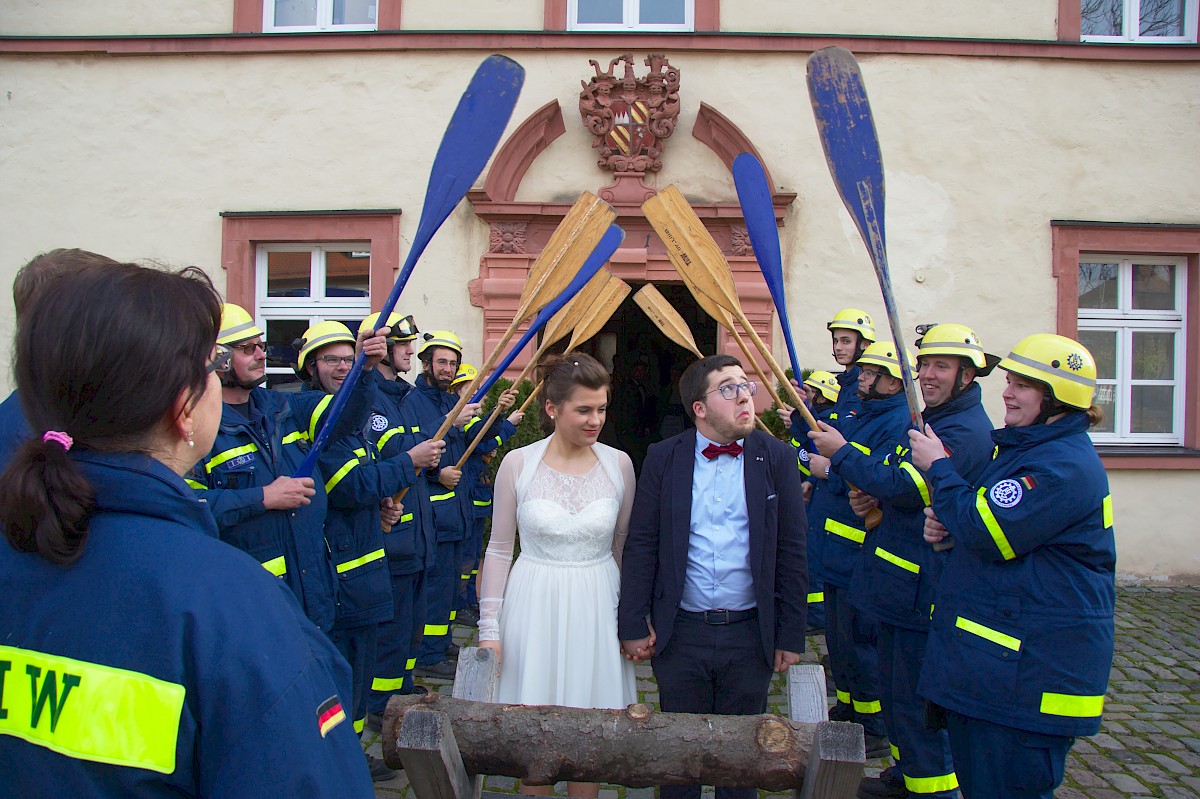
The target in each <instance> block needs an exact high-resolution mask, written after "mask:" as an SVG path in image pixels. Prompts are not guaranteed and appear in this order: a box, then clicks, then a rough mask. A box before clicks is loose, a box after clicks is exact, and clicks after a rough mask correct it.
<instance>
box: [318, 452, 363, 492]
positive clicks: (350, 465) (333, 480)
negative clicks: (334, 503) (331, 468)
mask: <svg viewBox="0 0 1200 799" xmlns="http://www.w3.org/2000/svg"><path fill="white" fill-rule="evenodd" d="M356 466H358V458H355V459H354V460H349V461H346V463H345V464H344V465H343V466H342V468H340V469H338V470H337V471H336V472H334V473H333V477H330V478H329V479H328V480H326V481H325V493H326V494H328V493H329V492H330V491H332V490H333V489H334V486H336V485H337V484H338V483H340V482H342V479H343V478H345V476H346V475H348V474H350V472H351V471H353V470H354V468H355V467H356Z"/></svg>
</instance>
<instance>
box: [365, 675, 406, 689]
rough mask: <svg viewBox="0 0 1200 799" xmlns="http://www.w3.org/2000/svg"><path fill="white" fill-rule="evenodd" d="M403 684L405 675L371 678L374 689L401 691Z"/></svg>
mask: <svg viewBox="0 0 1200 799" xmlns="http://www.w3.org/2000/svg"><path fill="white" fill-rule="evenodd" d="M403 686H404V678H403V677H376V678H374V679H372V680H371V690H372V691H399V690H400V689H401V688H402V687H403Z"/></svg>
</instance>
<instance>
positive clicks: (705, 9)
mask: <svg viewBox="0 0 1200 799" xmlns="http://www.w3.org/2000/svg"><path fill="white" fill-rule="evenodd" d="M242 1H243V0H238V2H242ZM694 1H695V3H696V7H695V11H694V15H695V16H694V22H695V29H696V31H719V30H721V2H720V0H694ZM544 2H545V9H546V14H545V22H544V23H543V25H544V27H545V30H548V31H565V30H566V29H567V0H544ZM1076 15H1078V9H1076ZM260 25H261V23H260ZM381 28H382V26H381Z"/></svg>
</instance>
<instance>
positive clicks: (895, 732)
mask: <svg viewBox="0 0 1200 799" xmlns="http://www.w3.org/2000/svg"><path fill="white" fill-rule="evenodd" d="M928 641H929V634H928V633H926V632H923V631H919V630H908V629H905V628H903V627H895V626H893V625H891V624H888V623H887V622H885V621H881V622H880V623H879V689H880V691H879V697H880V702H881V703H882V705H883V720H884V722H885V724H886V726H887V731H888V739H889V740H890V741H891V743H892V754H893V755H896V753H897V752H898V753H899V756H897V757H896V767H897V768H898V769H899V771H900V773H901V774H902V775H904V787H905V788H907V789H908V792H909V793H910V794H912V795H915V796H929V797H937V799H953V797H956V796H958V791H957V790H955V789H956V788H957V787H958V779H957V778H956V776H955V774H954V761H953V760H952V758H951V757H950V740H949V738H947V736H946V731H945V730H931V729H928V728H927V727H926V726H925V700H924V699H922V698H921V697H919V696H917V679H918V678H919V677H920V676H921V663H922V661H923V660H924V659H925V644H926V643H928Z"/></svg>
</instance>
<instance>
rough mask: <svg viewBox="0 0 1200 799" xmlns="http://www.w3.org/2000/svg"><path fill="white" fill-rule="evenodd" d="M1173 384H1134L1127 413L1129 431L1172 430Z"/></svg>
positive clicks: (1163, 431) (1173, 411) (1152, 431)
mask: <svg viewBox="0 0 1200 799" xmlns="http://www.w3.org/2000/svg"><path fill="white" fill-rule="evenodd" d="M1174 416H1175V388H1174V386H1134V387H1133V407H1132V408H1131V409H1130V414H1129V432H1131V433H1172V432H1174V429H1173V428H1174V424H1173V422H1174Z"/></svg>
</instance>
